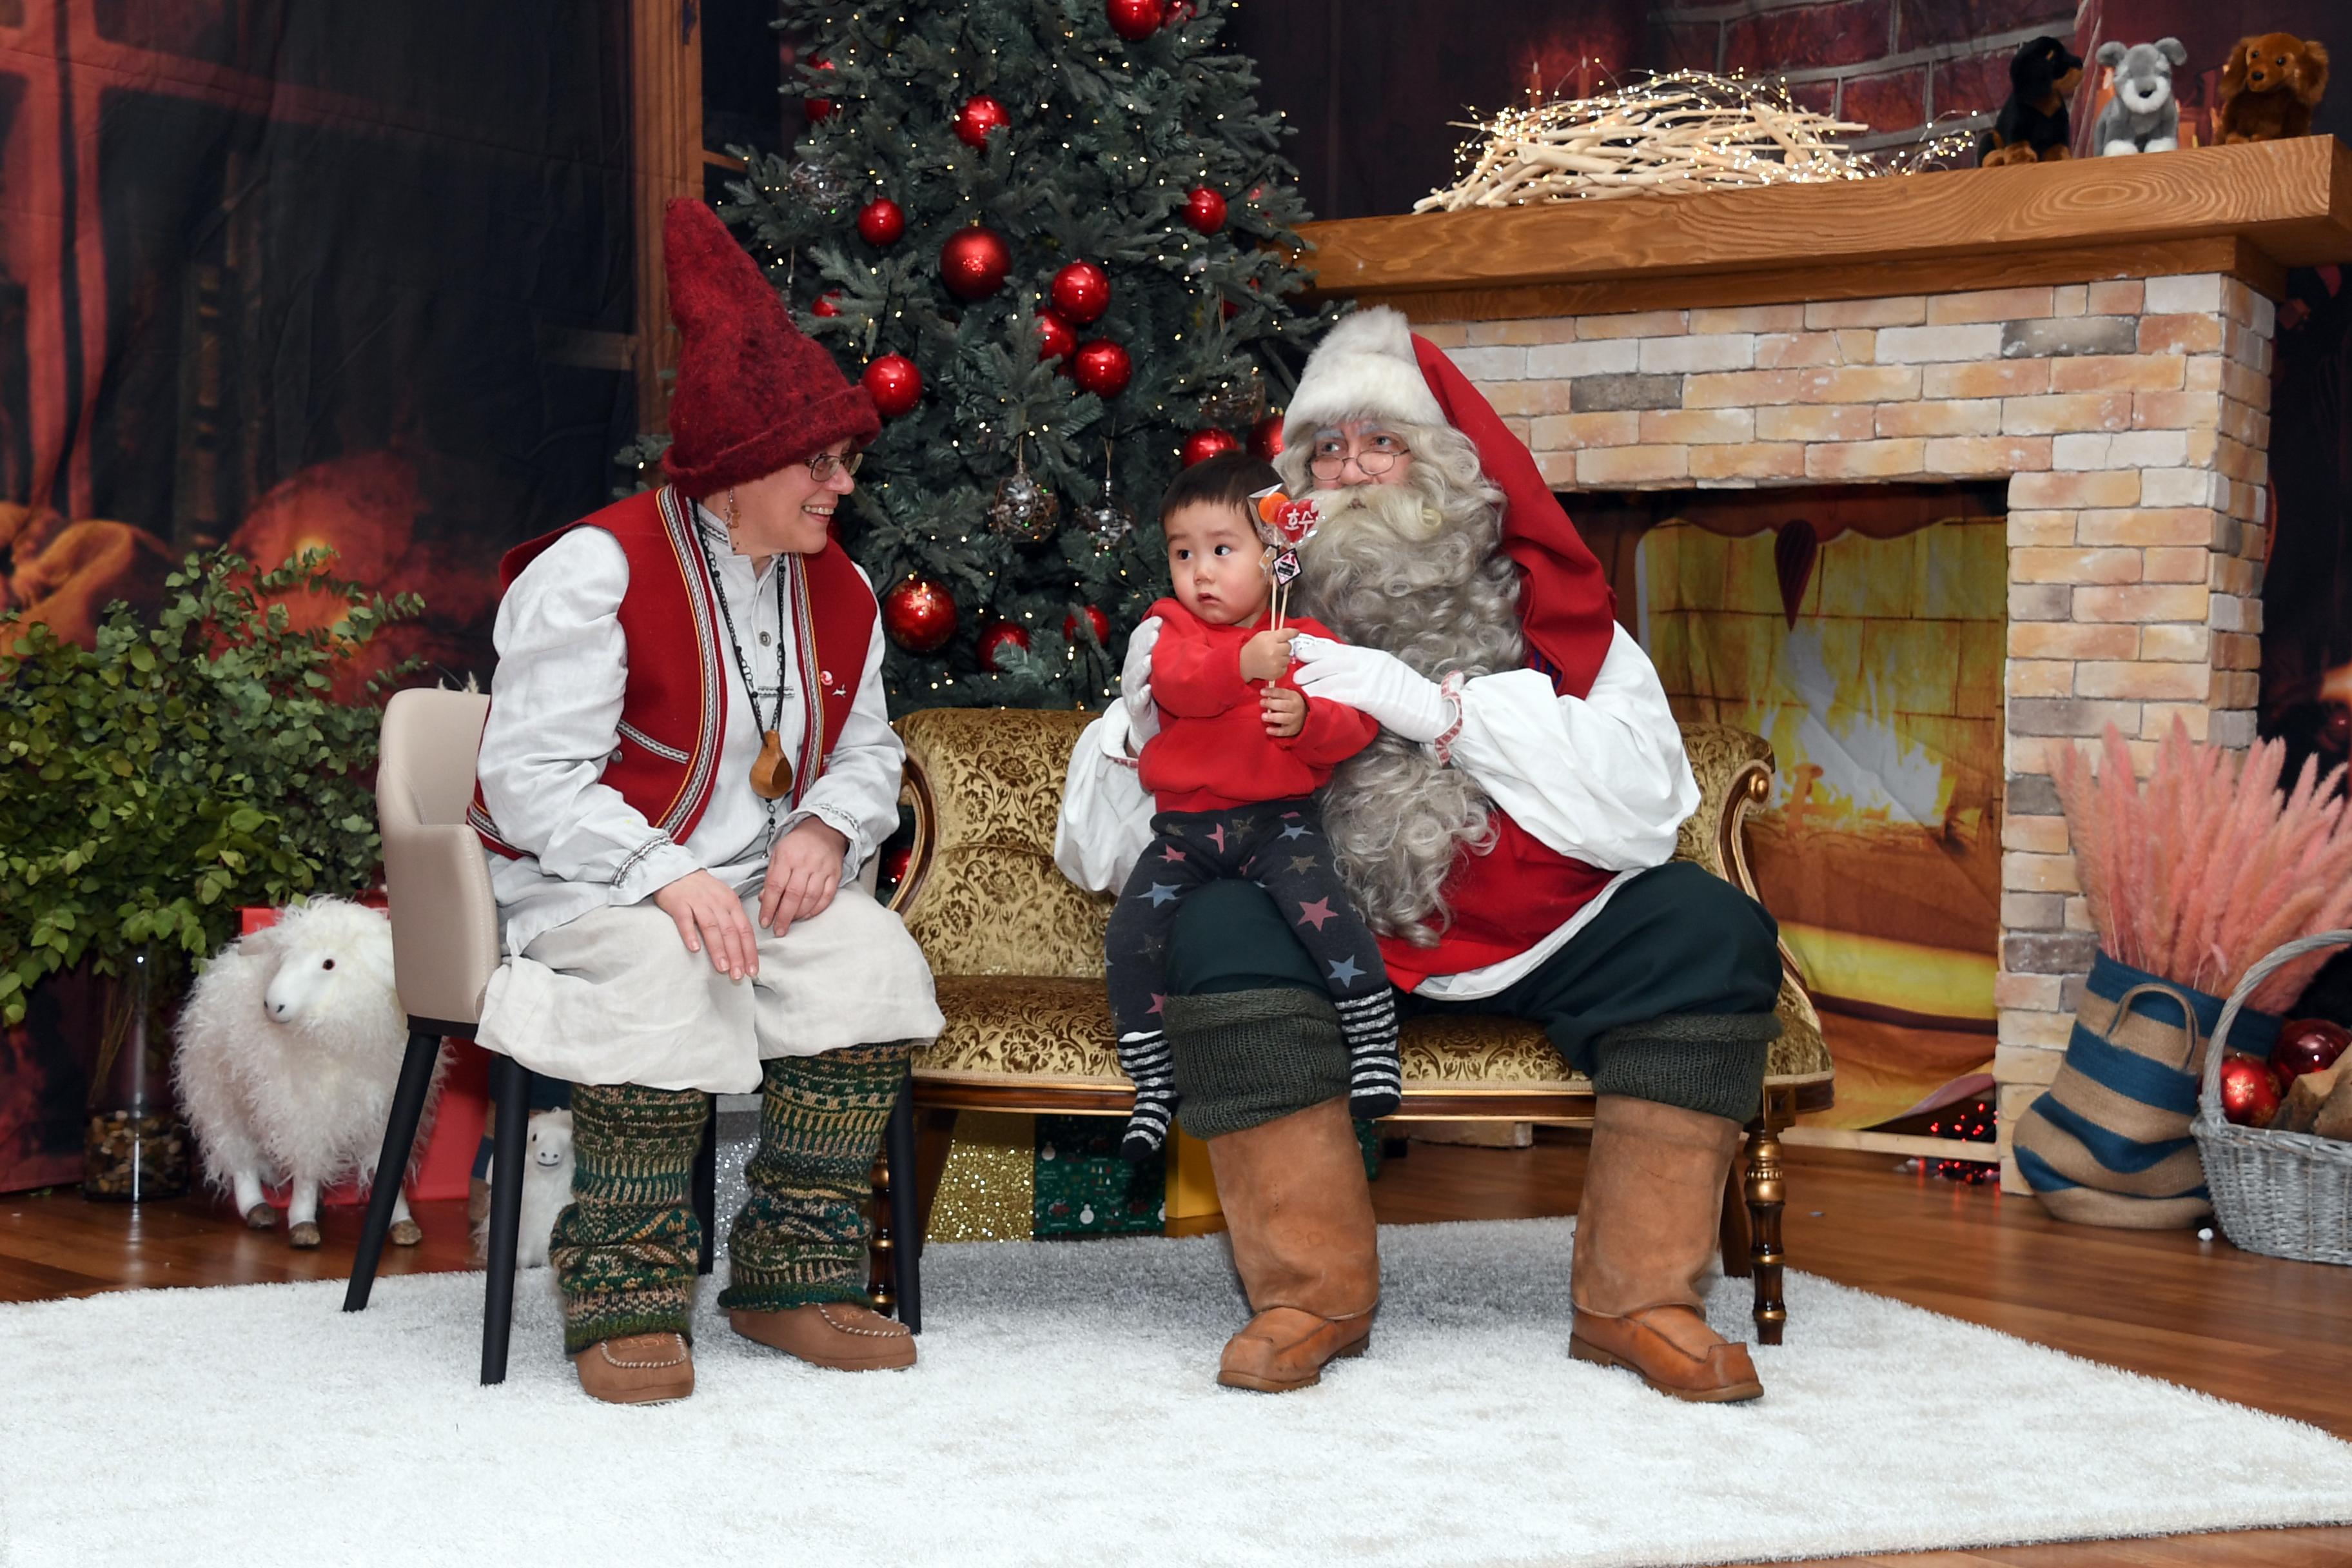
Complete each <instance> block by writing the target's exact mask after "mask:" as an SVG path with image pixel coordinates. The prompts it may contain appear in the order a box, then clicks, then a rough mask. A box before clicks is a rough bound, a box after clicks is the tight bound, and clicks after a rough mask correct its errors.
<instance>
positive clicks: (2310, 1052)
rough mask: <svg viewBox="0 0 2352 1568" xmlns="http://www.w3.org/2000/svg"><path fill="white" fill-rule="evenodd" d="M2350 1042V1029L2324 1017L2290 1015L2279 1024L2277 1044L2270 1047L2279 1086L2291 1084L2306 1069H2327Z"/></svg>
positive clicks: (2272, 1063) (2351, 1030)
mask: <svg viewBox="0 0 2352 1568" xmlns="http://www.w3.org/2000/svg"><path fill="white" fill-rule="evenodd" d="M2347 1046H2352V1029H2347V1028H2346V1027H2345V1026H2343V1025H2341V1024H2334V1023H2330V1022H2328V1020H2326V1018H2289V1019H2288V1020H2287V1021H2286V1022H2285V1023H2284V1024H2281V1025H2280V1026H2279V1037H2278V1044H2277V1045H2275V1046H2273V1047H2271V1070H2272V1071H2273V1072H2274V1073H2276V1074H2278V1080H2279V1087H2280V1088H2282V1089H2287V1088H2291V1087H2293V1085H2294V1080H2295V1079H2299V1078H2301V1077H2302V1076H2303V1075H2304V1074H2305V1073H2307V1072H2326V1070H2327V1069H2328V1068H2332V1067H2334V1066H2335V1065H2336V1058H2338V1057H2340V1056H2342V1055H2343V1054H2344V1051H2345V1047H2347Z"/></svg>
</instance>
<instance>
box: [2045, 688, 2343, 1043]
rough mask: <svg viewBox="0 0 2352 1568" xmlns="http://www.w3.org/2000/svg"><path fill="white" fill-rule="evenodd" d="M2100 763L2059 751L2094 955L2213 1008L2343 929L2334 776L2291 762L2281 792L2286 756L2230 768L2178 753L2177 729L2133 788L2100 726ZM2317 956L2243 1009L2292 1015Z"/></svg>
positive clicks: (2235, 760) (2218, 759)
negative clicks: (2291, 775) (2293, 951)
mask: <svg viewBox="0 0 2352 1568" xmlns="http://www.w3.org/2000/svg"><path fill="white" fill-rule="evenodd" d="M2103 752H2104V754H2103V755H2102V756H2101V757H2100V758H2098V759H2097V760H2096V761H2094V759H2093V757H2092V755H2091V754H2090V753H2089V752H2087V751H2085V750H2084V749H2082V748H2078V747H2072V746H2070V747H2068V748H2066V749H2065V750H2064V751H2063V752H2059V754H2058V758H2057V763H2058V765H2057V777H2058V799H2059V803H2060V805H2063V807H2064V809H2065V812H2066V831H2067V833H2068V835H2069V836H2070V837H2072V839H2073V840H2074V867H2075V871H2076V874H2077V876H2078V877H2079V878H2080V879H2081V882H2082V886H2083V896H2084V900H2087V901H2088V902H2089V904H2090V906H2091V923H2092V925H2093V926H2094V927H2095V928H2096V929H2097V931H2098V933H2099V945H2100V946H2101V947H2103V948H2104V949H2105V950H2106V952H2107V953H2108V954H2109V955H2110V956H2111V957H2113V958H2115V959H2116V960H2117V961H2118V962H2120V963H2128V964H2130V965H2132V966H2133V967H2134V968H2136V969H2144V970H2146V971H2147V972H2148V973H2151V974H2157V975H2160V976H2162V977H2163V978H2165V979H2167V980H2169V981H2171V982H2173V983H2174V984H2180V985H2188V986H2192V987H2194V988H2195V989H2197V990H2200V991H2205V992H2210V993H2211V994H2214V995H2221V996H2226V995H2228V994H2230V993H2231V991H2234V990H2235V989H2236V988H2237V986H2238V983H2239V982H2240V981H2242V980H2243V979H2244V978H2245V974H2246V972H2247V971H2248V970H2249V969H2252V967H2253V966H2254V964H2256V963H2259V962H2260V961H2261V960H2262V959H2263V957H2264V956H2266V955H2267V954H2269V953H2270V952H2272V951H2273V949H2275V948H2278V947H2280V946H2282V945H2284V943H2286V942H2292V941H2294V939H2295V938H2296V937H2299V936H2308V935H2310V934H2312V933H2313V932H2315V931H2330V930H2336V929H2339V928H2342V927H2345V926H2347V925H2352V802H2347V799H2346V797H2345V795H2344V794H2343V792H2342V790H2341V789H2340V788H2339V786H2340V785H2341V784H2342V783H2343V779H2344V769H2343V768H2341V767H2337V768H2335V769H2332V770H2330V771H2329V772H2328V773H2327V774H2326V776H2325V777H2322V776H2321V774H2320V773H2319V767H2318V762H2317V759H2312V760H2310V761H2307V762H2305V763H2304V766H2303V772H2302V773H2301V774H2300V775H2299V776H2298V777H2297V778H2296V780H2295V782H2294V788H2293V789H2292V790H2289V791H2287V792H2285V793H2284V795H2282V794H2281V792H2280V788H2279V784H2280V776H2281V773H2283V771H2284V768H2285V765H2286V747H2285V745H2284V743H2283V742H2278V741H2264V742H2260V743H2258V744H2257V745H2255V747H2254V748H2253V750H2252V751H2251V752H2246V753H2245V754H2244V755H2242V756H2241V755H2240V754H2239V753H2237V752H2232V751H2231V750H2229V749H2228V748H2226V747H2222V746H2214V745H2207V744H2203V743H2200V742H2194V741H2191V740H2190V739H2189V731H2188V728H2187V726H2185V725H2184V724H2182V723H2181V721H2179V720H2178V719H2175V720H2174V721H2172V732H2171V733H2170V734H2169V735H2167V736H2166V737H2165V738H2164V742H2163V743H2162V744H2161V745H2159V746H2158V748H2157V753H2156V766H2155V769H2154V770H2153V771H2152V772H2151V773H2149V775H2148V777H2147V782H2146V783H2145V784H2141V783H2139V782H2137V781H2136V780H2135V779H2134V778H2133V776H2132V760H2131V752H2130V749H2129V748H2128V747H2126V745H2125V743H2124V738H2123V735H2122V733H2121V732H2120V731H2117V730H2116V727H2115V726H2114V725H2112V724H2110V725H2108V726H2107V733H2106V742H2105V746H2104V748H2103ZM2328 956H2329V954H2328V953H2327V952H2326V951H2322V952H2315V953H2313V954H2311V955H2310V956H2308V957H2306V958H2302V959H2298V960H2296V961H2295V962H2294V963H2290V964H2287V965H2285V966H2284V967H2283V968H2281V969H2280V970H2278V971H2277V973H2273V975H2271V977H2270V978H2269V979H2267V980H2265V981H2263V984H2262V985H2261V986H2260V987H2259V988H2258V989H2257V990H2256V991H2255V992H2254V994H2252V996H2251V997H2249V998H2248V1000H2247V1005H2249V1006H2252V1007H2254V1008H2256V1009H2258V1010H2260V1011H2262V1012H2265V1013H2278V1012H2283V1011H2284V1010H2285V1009H2286V1008H2288V1007H2290V1006H2292V1005H2294V1000H2295V998H2296V997H2298V996H2300V995H2302V994H2303V990H2304V987H2305V986H2306V985H2308V984H2310V983H2311V977H2312V976H2313V975H2314V974H2315V973H2318V970H2319V967H2320V965H2321V964H2322V963H2326V960H2327V958H2328Z"/></svg>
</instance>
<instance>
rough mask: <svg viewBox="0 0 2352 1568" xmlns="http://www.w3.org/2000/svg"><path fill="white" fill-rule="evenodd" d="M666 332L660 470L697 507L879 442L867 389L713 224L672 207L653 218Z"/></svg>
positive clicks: (694, 211)
mask: <svg viewBox="0 0 2352 1568" xmlns="http://www.w3.org/2000/svg"><path fill="white" fill-rule="evenodd" d="M662 266H663V269H664V270H665V271H666V272H667V274H668V276H669V313H670V318H671V320H673V321H676V322H677V333H678V353H677V390H676V391H675V392H674V393H673V394H672V395H671V396H670V402H669V431H670V446H669V450H668V451H667V453H665V454H664V455H663V457H662V467H663V468H666V469H667V470H668V472H669V477H670V478H671V479H673V480H675V481H677V488H678V489H682V490H684V491H685V492H686V493H687V494H688V495H689V496H691V497H693V498H694V499H695V500H701V499H702V498H704V497H705V496H709V495H715V494H717V493H718V492H719V491H720V490H723V489H727V488H728V487H729V486H730V485H740V484H745V483H748V482H749V481H751V480H752V479H764V478H766V477H767V476H768V475H770V474H772V473H774V472H775V471H776V470H777V469H778V468H783V467H785V466H787V465H788V464H792V463H800V462H805V461H807V460H808V459H809V458H813V457H814V456H815V455H816V454H817V453H819V452H821V451H823V450H824V448H825V447H829V446H831V445H833V443H835V441H838V440H840V439H841V438H842V437H849V438H850V439H851V440H853V441H856V442H857V443H859V444H860V445H863V444H864V443H866V442H867V441H871V440H872V439H874V437H876V436H877V435H879V434H881V431H882V420H881V416H879V415H877V413H876V412H875V411H874V399H873V398H872V397H871V396H870V395H867V393H866V388H864V387H863V386H860V385H858V384H856V383H855V382H852V381H851V380H850V379H849V378H848V377H847V376H845V375H843V374H841V367H840V366H839V365H837V364H835V363H834V360H833V356H832V355H831V354H829V353H826V352H825V351H824V349H823V348H821V347H819V346H818V345H817V344H815V343H813V342H810V341H809V340H808V338H807V337H806V336H804V335H803V333H802V331H800V329H799V328H797V327H795V326H793V322H792V318H791V317H790V316H788V315H786V314H785V313H784V303H783V301H782V300H780V299H778V298H777V297H776V291H775V289H773V288H772V287H770V285H769V283H768V280H767V279H765V278H763V277H761V274H760V268H759V267H758V265H757V264H756V263H754V262H753V261H752V259H751V258H750V257H749V256H747V255H745V254H744V251H743V247H741V246H740V245H738V244H736V243H735V237H734V236H733V235H731V234H729V233H728V232H727V226H726V225H725V224H722V223H720V222H719V215H718V214H716V213H714V212H712V211H711V210H710V209H709V207H707V206H705V205H703V204H702V203H700V202H698V201H692V200H689V199H688V198H686V197H683V196H681V197H679V198H678V199H677V200H676V201H673V202H671V203H670V204H669V205H668V207H667V208H666V209H665V210H664V212H663V215H662Z"/></svg>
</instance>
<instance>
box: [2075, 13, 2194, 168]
mask: <svg viewBox="0 0 2352 1568" xmlns="http://www.w3.org/2000/svg"><path fill="white" fill-rule="evenodd" d="M2097 58H2098V62H2099V63H2100V64H2101V65H2103V66H2109V67H2112V68H2114V70H2115V73H2116V95H2115V97H2114V98H2112V99H2110V100H2107V106H2106V108H2105V109H2103V110H2099V123H2098V125H2097V126H2096V127H2095V131H2094V133H2093V135H2092V137H2091V141H2092V142H2093V144H2094V145H2095V146H2096V147H2097V148H2098V149H2099V155H2100V156H2101V157H2103V158H2112V157H2115V156H2116V154H2118V153H2169V152H2171V151H2172V150H2173V149H2174V148H2175V147H2178V146H2179V145H2180V105H2179V103H2178V102H2177V101H2175V100H2174V99H2173V96H2172V68H2173V67H2175V66H2177V65H2179V64H2181V63H2183V62H2184V61H2186V60H2187V59H2188V58H2189V51H2188V50H2187V49H2184V48H2182V47H2180V40H2179V38H2158V39H2157V41H2156V42H2154V43H2152V44H2134V45H2133V46H2132V47H2129V48H2126V47H2123V46H2122V45H2121V44H2112V43H2110V44H2101V45H2100V46H2099V52H2098V56H2097Z"/></svg>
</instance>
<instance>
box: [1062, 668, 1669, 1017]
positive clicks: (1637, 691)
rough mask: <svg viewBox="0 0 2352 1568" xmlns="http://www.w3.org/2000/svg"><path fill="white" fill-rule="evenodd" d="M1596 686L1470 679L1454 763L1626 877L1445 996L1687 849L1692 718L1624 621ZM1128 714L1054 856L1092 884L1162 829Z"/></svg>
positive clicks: (1106, 723)
mask: <svg viewBox="0 0 2352 1568" xmlns="http://www.w3.org/2000/svg"><path fill="white" fill-rule="evenodd" d="M1613 630H1614V636H1613V637H1612V639H1611V641H1610V645H1609V652H1608V655H1607V657H1606V658H1603V659H1602V660H1601V670H1600V673H1599V674H1598V675H1597V676H1596V677H1594V679H1593V682H1592V689H1591V691H1589V692H1587V693H1586V694H1585V695H1584V696H1582V697H1562V696H1560V695H1559V693H1557V692H1556V691H1554V690H1553V689H1552V685H1551V681H1550V680H1549V678H1547V677H1546V676H1545V675H1543V673H1542V672H1541V671H1538V670H1533V669H1512V670H1504V671H1501V672H1498V673H1496V674H1494V675H1486V676H1481V677H1479V678H1478V679H1475V680H1473V681H1470V682H1468V683H1467V684H1466V685H1465V687H1464V688H1463V691H1462V732H1461V733H1460V734H1459V735H1458V736H1456V737H1455V738H1454V743H1453V748H1452V755H1453V765H1454V766H1455V767H1457V768H1460V769H1461V770H1463V771H1464V772H1465V773H1468V774H1469V775H1470V777H1471V778H1472V779H1473V780H1475V781H1476V783H1477V784H1478V787H1479V788H1481V789H1483V790H1485V791H1486V795H1487V796H1488V797H1489V798H1490V799H1492V800H1493V801H1494V802H1495V804H1496V805H1498V806H1500V807H1501V808H1502V809H1503V810H1504V811H1506V812H1507V813H1509V814H1510V816H1511V818H1512V819H1513V820H1514V821H1516V822H1517V824H1518V825H1519V826H1521V827H1523V828H1525V829H1526V830H1527V831H1528V833H1530V834H1532V835H1534V836H1535V837H1537V838H1538V839H1539V840H1541V841H1542V842H1543V843H1544V844H1545V845H1547V846H1549V847H1551V848H1553V849H1557V850H1559V852H1560V853H1561V854H1563V855H1570V856H1573V857H1574V858H1577V859H1579V860H1581V861H1584V862H1585V863H1586V864H1588V865H1591V866H1596V867H1599V868H1601V869H1602V870H1607V871H1615V872H1618V873H1619V875H1618V876H1617V877H1616V878H1614V879H1612V880H1611V882H1610V883H1609V885H1608V886H1607V887H1606V888H1604V889H1601V894H1600V895H1599V896H1598V897H1596V898H1594V899H1593V900H1591V902H1589V903H1587V904H1586V905H1585V906H1584V907H1583V908H1582V909H1580V910H1578V911H1577V912H1576V914H1575V915H1574V917H1572V918H1571V919H1570V920H1569V921H1567V922H1566V923H1565V924H1563V925H1562V926H1560V927H1559V929H1558V930H1557V931H1553V932H1552V933H1551V934H1550V935H1549V936H1548V937H1546V938H1545V939H1544V940H1543V941H1541V942H1538V943H1536V944H1535V946H1533V947H1531V948H1529V949H1528V951H1526V952H1522V953H1519V954H1517V956H1516V957H1513V958H1509V959H1506V960H1504V961H1503V962H1502V963H1493V964H1488V965H1487V966H1486V968H1484V969H1474V970H1467V971H1465V972H1464V973H1459V974H1441V975H1434V976H1433V977H1431V978H1430V979H1429V980H1426V981H1424V982H1423V984H1421V985H1419V986H1418V987H1416V988H1415V989H1416V993H1417V994H1420V995H1423V996H1426V997H1430V998H1432V999H1433V1000H1437V1001H1470V1000H1474V999H1475V998H1478V997H1481V996H1491V995H1493V994H1496V992H1499V991H1502V990H1504V989H1506V988H1507V987H1508V986H1510V985H1512V984H1516V983H1517V982H1518V981H1519V980H1521V979H1523V978H1525V977H1526V976H1527V975H1528V973H1532V972H1533V971H1534V970H1535V969H1536V968H1537V967H1538V965H1540V964H1541V963H1543V962H1544V960H1546V959H1548V958H1549V957H1550V956H1551V955H1552V954H1553V953H1555V952H1559V949H1560V948H1561V947H1563V946H1565V945H1566V944H1567V942H1568V941H1569V939H1570V938H1571V937H1573V936H1574V935H1575V934H1576V933H1577V932H1578V931H1581V930H1583V929H1584V927H1585V926H1586V925H1587V924H1588V923H1590V922H1591V920H1592V918H1593V917H1594V916H1595V915H1597V914H1599V913H1600V911H1601V909H1602V907H1603V906H1605V905H1606V904H1607V903H1608V901H1609V899H1610V897H1611V895H1612V894H1613V893H1614V892H1615V891H1616V889H1618V888H1619V887H1621V886H1622V885H1623V883H1624V882H1625V880H1626V879H1627V878H1629V877H1631V876H1632V875H1633V874H1634V873H1636V872H1639V871H1644V870H1648V869H1649V868H1652V867H1655V866H1663V865H1664V864H1665V863H1666V862H1667V861H1668V860H1670V859H1672V858H1674V852H1675V834H1676V831H1677V830H1678V829H1679V828H1680V827H1681V826H1682V823H1683V820H1684V818H1685V817H1687V816H1690V814H1691V813H1692V812H1694V811H1696V810H1697V809H1698V802H1699V793H1698V784H1697V781H1696V779H1694V778H1693V777H1692V775H1691V769H1690V759H1689V758H1688V757H1687V756H1685V754H1684V752H1683V738H1682V730H1681V727H1680V726H1679V725H1678V724H1676V723H1675V716H1674V710H1672V709H1671V708H1670V707H1669V706H1668V705H1667V702H1666V693H1665V689H1664V686H1662V685H1661V684H1660V683H1659V681H1658V674H1657V671H1656V670H1655V669H1654V668H1652V666H1651V664H1650V659H1649V656H1648V655H1647V654H1645V653H1643V651H1642V646H1641V644H1639V643H1638V642H1635V641H1634V640H1633V636H1632V635H1631V634H1630V633H1628V632H1627V631H1626V630H1625V628H1624V627H1623V626H1616V627H1614V628H1613ZM1151 809H1152V807H1151V796H1150V795H1149V794H1148V793H1146V791H1145V790H1144V788H1143V785H1142V784H1141V782H1140V780H1139V778H1138V776H1137V773H1136V770H1135V767H1134V763H1133V758H1132V755H1131V754H1130V752H1129V731H1128V723H1127V712H1126V710H1125V708H1124V707H1122V706H1121V705H1119V704H1118V703H1113V704H1112V705H1111V706H1110V708H1109V709H1108V710H1106V711H1105V712H1104V713H1103V714H1102V715H1101V716H1100V717H1098V718H1097V719H1096V721H1094V722H1093V723H1092V724H1090V725H1088V726H1087V731H1086V732H1085V734H1084V735H1082V736H1081V737H1080V738H1079V741H1078V744H1077V748H1076V751H1074V752H1072V753H1071V755H1070V768H1069V773H1068V776H1067V778H1066V782H1065V784H1064V787H1063V792H1062V814H1061V818H1060V820H1059V822H1058V823H1057V824H1056V826H1055V836H1054V863H1055V865H1057V866H1059V867H1060V868H1061V869H1062V874H1063V875H1064V876H1066V877H1067V878H1069V879H1070V880H1071V881H1073V882H1076V884H1077V885H1078V886H1080V887H1082V888H1086V889H1090V890H1093V891H1097V892H1107V891H1110V890H1113V889H1117V888H1118V887H1119V886H1120V885H1121V884H1122V883H1124V882H1125V881H1126V879H1127V874H1128V871H1129V869H1130V868H1132V867H1133V866H1134V864H1135V859H1136V857H1137V856H1139V855H1140V854H1141V853H1142V852H1143V847H1144V846H1145V845H1146V844H1148V843H1150V839H1151Z"/></svg>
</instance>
